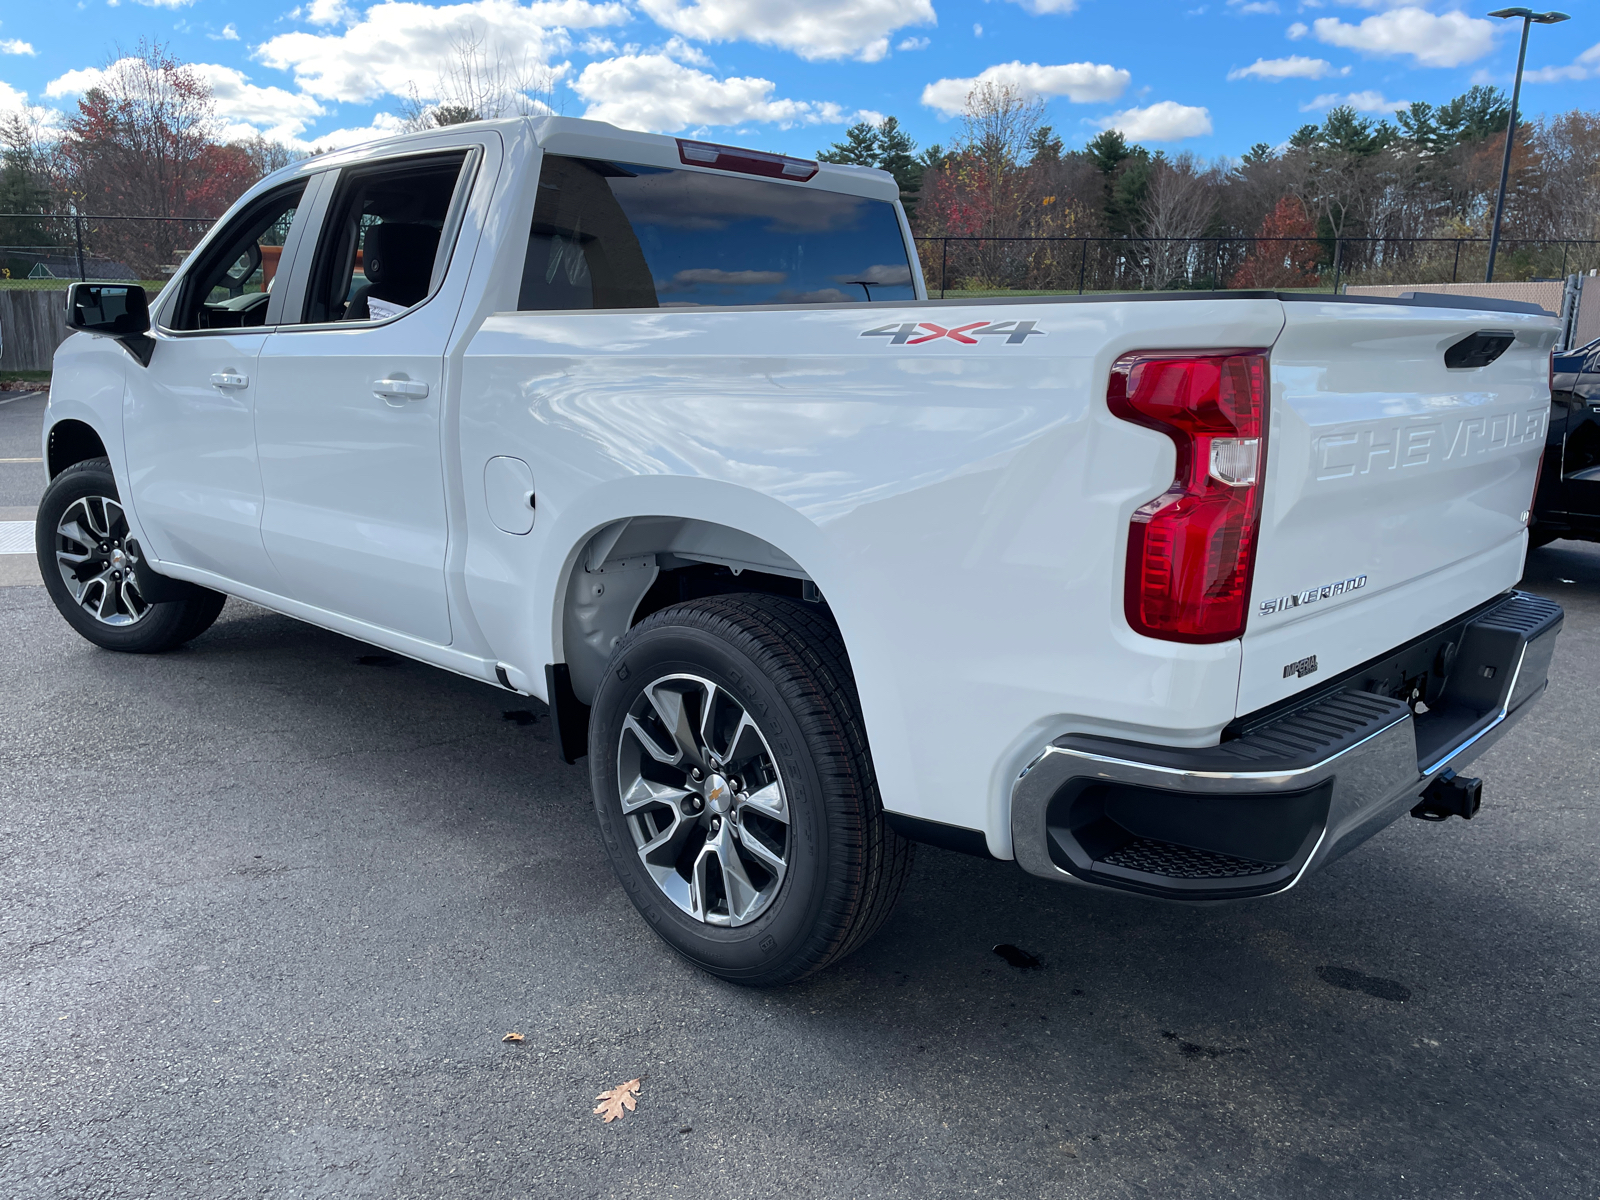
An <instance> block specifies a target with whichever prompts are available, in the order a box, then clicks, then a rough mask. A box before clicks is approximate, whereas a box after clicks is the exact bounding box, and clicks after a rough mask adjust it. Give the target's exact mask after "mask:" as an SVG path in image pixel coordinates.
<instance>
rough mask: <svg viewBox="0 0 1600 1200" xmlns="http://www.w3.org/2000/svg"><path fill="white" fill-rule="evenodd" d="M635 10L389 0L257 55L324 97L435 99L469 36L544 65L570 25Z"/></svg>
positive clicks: (614, 18)
mask: <svg viewBox="0 0 1600 1200" xmlns="http://www.w3.org/2000/svg"><path fill="white" fill-rule="evenodd" d="M627 16H628V12H627V9H626V8H625V7H624V6H623V5H622V4H620V3H612V2H607V3H595V4H591V3H588V2H587V0H535V2H534V3H531V4H518V3H515V0H471V2H470V3H464V4H447V5H443V6H441V7H439V8H430V7H428V6H427V5H425V4H415V3H409V2H406V0H383V2H382V3H379V4H374V5H373V6H372V7H371V8H369V9H367V11H366V13H365V14H364V15H362V16H361V17H360V18H359V19H357V18H351V19H352V20H353V21H354V23H353V24H351V25H350V26H349V27H348V28H346V29H345V30H344V31H343V32H341V33H306V32H302V31H296V32H294V33H283V34H279V35H278V36H277V37H275V38H272V39H271V40H270V41H267V42H266V43H264V44H263V45H261V46H258V47H256V51H255V54H256V57H257V58H259V59H260V60H261V61H262V62H264V63H266V64H267V65H268V66H269V67H276V68H278V69H280V70H285V71H293V72H294V77H295V82H296V83H298V84H299V85H300V87H301V88H303V89H304V90H305V91H307V92H309V93H311V94H312V95H314V96H317V97H320V98H322V99H327V100H345V101H365V100H373V99H376V98H377V97H379V96H382V95H385V94H387V95H391V96H405V95H408V94H409V93H410V90H411V89H412V88H416V89H417V91H418V93H419V94H420V95H421V96H422V98H423V99H424V100H430V99H435V98H437V92H438V85H439V80H440V77H441V75H442V74H443V73H444V72H445V71H447V70H448V69H449V67H450V66H451V64H452V62H453V61H454V58H455V53H456V47H457V46H459V45H460V44H462V42H463V41H464V40H476V41H478V42H480V43H481V45H482V48H483V52H484V54H485V55H486V56H487V57H488V58H490V59H491V60H492V59H494V58H495V57H497V56H499V57H503V58H506V59H508V60H510V61H513V62H530V63H535V64H542V63H547V62H548V61H549V60H550V58H551V57H552V56H553V55H556V54H560V53H563V52H565V50H566V49H567V47H568V45H569V44H570V39H569V38H568V36H567V33H566V30H567V29H568V28H590V27H593V26H597V25H616V24H620V23H621V22H623V21H625V20H626V19H627Z"/></svg>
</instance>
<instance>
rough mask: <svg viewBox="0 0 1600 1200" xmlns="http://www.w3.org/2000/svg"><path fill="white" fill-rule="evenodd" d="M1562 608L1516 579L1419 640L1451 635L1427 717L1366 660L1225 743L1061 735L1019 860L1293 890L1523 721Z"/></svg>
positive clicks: (1030, 805)
mask: <svg viewBox="0 0 1600 1200" xmlns="http://www.w3.org/2000/svg"><path fill="white" fill-rule="evenodd" d="M1561 619H1562V614H1561V609H1560V607H1559V606H1557V605H1555V604H1553V603H1551V602H1550V601H1548V600H1544V599H1542V598H1541V597H1537V596H1530V595H1528V594H1526V593H1521V592H1513V593H1511V594H1510V595H1508V596H1506V597H1505V598H1503V599H1501V600H1499V601H1497V602H1495V603H1494V604H1491V605H1489V606H1487V607H1486V608H1485V609H1484V610H1482V611H1480V612H1478V613H1476V614H1473V615H1471V616H1470V617H1467V618H1463V619H1461V620H1460V621H1458V622H1457V623H1455V624H1454V625H1452V626H1448V627H1445V628H1444V629H1443V630H1436V631H1434V632H1433V633H1432V634H1429V635H1425V638H1423V639H1418V640H1417V642H1416V643H1413V644H1412V647H1413V650H1414V651H1415V652H1422V653H1424V654H1425V655H1428V654H1434V652H1435V647H1439V650H1438V652H1437V653H1438V654H1440V655H1442V654H1444V653H1445V650H1446V648H1448V649H1449V653H1450V655H1451V659H1450V661H1451V664H1452V665H1451V666H1450V667H1448V668H1447V676H1448V682H1446V683H1445V684H1444V685H1443V686H1442V689H1441V690H1440V691H1439V692H1438V693H1437V694H1436V696H1435V703H1434V704H1433V705H1432V706H1431V707H1430V708H1429V709H1428V711H1426V712H1425V713H1424V714H1423V715H1421V716H1418V715H1416V714H1415V713H1414V712H1413V709H1412V707H1411V706H1410V704H1408V703H1407V702H1406V701H1405V700H1400V699H1395V698H1392V697H1390V696H1386V695H1378V694H1373V693H1372V692H1369V691H1364V690H1360V688H1361V687H1362V686H1363V684H1364V682H1365V683H1368V684H1370V679H1371V672H1370V671H1367V672H1366V674H1363V672H1364V671H1366V668H1362V669H1358V670H1357V671H1355V672H1350V673H1348V674H1347V676H1346V677H1345V681H1344V683H1343V684H1339V683H1335V684H1334V685H1332V687H1331V688H1324V689H1322V690H1321V691H1319V692H1317V693H1314V694H1313V696H1312V698H1311V699H1309V700H1308V701H1307V702H1306V703H1305V704H1304V705H1303V706H1301V707H1298V708H1292V709H1290V710H1288V711H1284V712H1282V713H1281V715H1276V716H1272V717H1271V718H1270V719H1268V720H1266V721H1264V722H1263V723H1260V724H1257V725H1255V726H1254V727H1251V728H1249V729H1248V731H1247V732H1244V733H1243V734H1242V736H1239V737H1236V738H1233V739H1231V740H1228V741H1224V742H1222V743H1221V744H1220V745H1217V746H1211V747H1205V748H1203V749H1175V748H1172V747H1165V746H1153V745H1146V744H1141V743H1136V742H1126V741H1120V740H1117V739H1113V738H1101V737H1089V736H1081V735H1068V736H1066V737H1061V738H1057V739H1056V740H1055V741H1054V742H1052V743H1051V744H1050V745H1049V746H1048V747H1046V749H1045V750H1044V752H1043V753H1041V754H1040V755H1039V756H1038V757H1037V758H1036V759H1034V760H1033V762H1032V763H1030V764H1029V766H1028V768H1027V769H1026V770H1025V771H1024V772H1023V773H1022V775H1021V777H1020V778H1019V779H1018V780H1017V782H1016V784H1015V786H1014V787H1013V788H1012V795H1011V835H1012V845H1013V850H1014V853H1015V855H1016V859H1017V862H1018V863H1019V864H1020V865H1021V866H1022V868H1023V869H1024V870H1026V871H1028V872H1029V873H1031V874H1034V875H1039V876H1042V877H1044V878H1047V879H1059V880H1061V881H1062V882H1068V883H1078V884H1084V885H1087V886H1091V887H1106V888H1112V889H1117V890H1124V891H1134V892H1141V893H1144V894H1147V895H1156V896H1164V897H1167V898H1170V899H1178V900H1226V899H1238V898H1242V897H1247V896H1264V895H1272V894H1274V893H1277V892H1282V891H1287V890H1288V889H1289V888H1291V887H1293V886H1294V885H1295V884H1296V883H1297V882H1299V881H1300V880H1301V879H1303V878H1304V877H1305V876H1306V875H1308V874H1310V873H1311V872H1312V871H1315V870H1316V869H1317V868H1319V867H1321V866H1323V865H1325V864H1326V863H1328V862H1330V861H1332V860H1333V859H1335V858H1337V857H1338V856H1339V855H1341V854H1344V853H1346V852H1348V851H1349V850H1351V849H1353V848H1354V847H1356V846H1358V845H1360V844H1361V843H1362V842H1363V841H1365V840H1366V839H1367V838H1369V837H1371V836H1372V835H1373V834H1374V833H1377V832H1378V830H1380V829H1382V828H1383V827H1384V826H1385V825H1388V824H1389V823H1390V822H1391V821H1393V820H1395V819H1396V818H1397V817H1399V816H1401V815H1402V814H1404V813H1405V812H1407V811H1408V810H1409V809H1410V808H1411V807H1412V806H1413V805H1414V804H1415V803H1416V801H1417V796H1418V794H1419V793H1421V792H1422V791H1423V790H1424V789H1425V788H1426V787H1427V786H1428V784H1429V783H1430V782H1431V781H1432V780H1433V778H1434V777H1435V776H1437V775H1438V774H1439V773H1440V772H1442V771H1444V770H1445V769H1446V768H1449V769H1451V770H1455V771H1459V770H1460V769H1461V768H1462V767H1464V766H1466V765H1467V763H1469V762H1470V761H1471V760H1472V759H1474V758H1475V757H1477V756H1478V755H1479V754H1481V753H1483V751H1484V750H1486V749H1488V747H1489V746H1490V745H1492V744H1493V743H1494V741H1495V740H1496V739H1497V738H1498V737H1500V735H1501V734H1503V733H1504V732H1505V731H1506V730H1507V729H1508V728H1510V726H1511V724H1512V723H1513V722H1514V721H1516V720H1518V719H1520V718H1521V717H1522V715H1523V714H1524V713H1526V712H1527V710H1528V708H1529V707H1530V706H1531V705H1532V704H1533V702H1534V701H1535V700H1536V699H1538V697H1539V695H1540V694H1541V693H1542V692H1543V691H1544V689H1545V686H1546V683H1547V677H1548V672H1549V667H1550V660H1551V656H1552V654H1553V652H1554V649H1555V639H1556V635H1557V634H1558V633H1559V632H1560V629H1561ZM1428 639H1432V640H1431V641H1430V640H1428ZM1405 651H1406V648H1402V649H1401V650H1400V651H1396V652H1395V656H1401V655H1403V654H1404V653H1405ZM1385 657H1386V658H1389V657H1390V656H1385Z"/></svg>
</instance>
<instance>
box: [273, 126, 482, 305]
mask: <svg viewBox="0 0 1600 1200" xmlns="http://www.w3.org/2000/svg"><path fill="white" fill-rule="evenodd" d="M466 158H467V154H466V151H464V150H463V151H457V152H452V153H450V154H441V155H429V156H427V157H423V158H408V159H405V160H402V161H400V162H389V163H379V164H376V165H374V166H370V167H360V168H356V169H353V170H350V171H347V172H346V173H345V175H344V176H343V178H342V179H341V180H340V182H339V188H338V191H337V192H336V193H335V194H334V198H333V203H332V204H331V205H330V206H329V208H328V216H327V219H326V220H325V221H324V222H323V227H322V234H321V238H320V239H319V242H318V246H317V255H316V259H315V260H314V265H313V267H312V271H311V282H310V286H309V287H308V288H307V290H306V306H305V312H304V314H303V316H302V319H303V320H304V321H305V322H306V323H308V324H317V325H320V324H325V323H328V322H333V321H339V322H362V321H381V320H385V319H387V318H389V317H393V316H398V315H399V314H400V313H403V312H405V311H406V310H407V309H409V308H414V307H415V306H416V305H418V304H420V303H422V302H423V301H424V300H426V299H427V298H428V296H430V295H431V294H432V292H433V288H434V286H435V284H436V282H437V276H438V275H439V274H441V273H442V267H443V262H442V260H441V256H440V242H441V239H442V238H443V236H444V230H445V225H446V222H447V221H448V220H449V217H450V205H451V201H452V200H453V199H454V197H455V193H456V188H457V186H458V184H459V182H460V179H461V171H462V166H463V165H464V163H465V162H466ZM446 255H448V247H446Z"/></svg>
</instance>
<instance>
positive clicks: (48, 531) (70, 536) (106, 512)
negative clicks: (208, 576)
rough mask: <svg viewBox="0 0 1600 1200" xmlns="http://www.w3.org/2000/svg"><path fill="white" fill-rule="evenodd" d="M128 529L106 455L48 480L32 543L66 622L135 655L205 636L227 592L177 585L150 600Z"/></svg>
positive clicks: (105, 644) (106, 644)
mask: <svg viewBox="0 0 1600 1200" xmlns="http://www.w3.org/2000/svg"><path fill="white" fill-rule="evenodd" d="M129 533H130V530H129V527H128V518H127V514H126V513H125V512H124V511H123V508H122V502H121V499H120V497H119V496H118V493H117V481H116V478H115V477H114V476H113V475H112V473H111V464H110V462H109V461H108V460H106V459H104V458H92V459H89V460H87V461H85V462H80V463H74V464H73V465H72V466H70V467H68V468H66V470H64V471H62V472H61V474H59V475H57V476H56V477H55V478H54V479H53V480H51V481H50V486H49V487H48V488H46V489H45V493H44V498H43V499H42V500H41V501H40V504H39V512H38V516H37V519H36V521H35V525H34V548H35V550H36V551H37V553H38V558H39V573H40V574H41V575H42V576H43V577H44V585H45V589H46V590H47V591H48V592H49V593H50V598H51V599H52V600H54V601H55V605H56V608H57V609H58V610H59V611H60V613H61V615H62V616H63V617H65V618H66V620H67V624H69V625H71V626H72V627H73V628H74V629H76V630H77V631H78V632H79V633H80V634H82V635H83V636H84V637H85V638H87V639H88V640H89V641H91V642H93V643H94V644H95V645H97V646H100V647H103V648H104V649H106V650H122V651H127V652H129V653H134V654H154V653H158V652H160V651H162V650H170V649H172V648H173V647H175V646H181V645H182V644H183V643H184V642H187V641H189V640H190V639H191V638H194V637H198V636H199V635H200V634H202V633H204V632H205V631H206V630H207V629H209V628H210V627H211V623H212V622H213V621H215V620H216V619H217V614H219V613H220V612H221V611H222V606H223V604H225V603H226V602H227V597H226V596H224V595H223V594H222V593H221V592H213V591H210V590H209V589H207V588H202V587H197V586H195V585H193V584H181V585H179V584H171V590H174V591H178V592H180V593H181V594H180V595H179V596H178V597H177V598H174V599H169V600H163V601H160V602H156V601H152V600H150V599H148V598H147V597H146V596H145V594H144V590H143V589H142V588H141V586H140V583H139V574H140V571H141V569H143V566H142V562H141V558H142V555H141V551H140V549H139V543H138V542H137V541H135V540H134V539H132V538H131V537H130V536H129Z"/></svg>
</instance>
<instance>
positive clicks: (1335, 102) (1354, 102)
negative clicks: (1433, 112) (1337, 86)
mask: <svg viewBox="0 0 1600 1200" xmlns="http://www.w3.org/2000/svg"><path fill="white" fill-rule="evenodd" d="M1341 104H1344V105H1348V106H1349V107H1351V108H1353V109H1355V110H1356V111H1357V112H1364V113H1380V114H1382V115H1383V116H1386V117H1387V116H1390V115H1391V114H1393V113H1394V111H1395V110H1396V109H1397V108H1410V107H1411V101H1409V100H1385V99H1384V98H1383V93H1382V92H1375V91H1372V90H1371V89H1370V88H1369V89H1368V90H1367V91H1364V92H1350V93H1348V94H1346V95H1342V96H1341V95H1340V94H1339V93H1337V92H1327V93H1325V94H1323V95H1321V96H1318V97H1317V98H1316V99H1315V100H1313V101H1311V102H1310V103H1309V104H1302V105H1301V106H1300V111H1301V112H1315V111H1317V110H1319V109H1324V108H1337V107H1339V105H1341Z"/></svg>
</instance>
